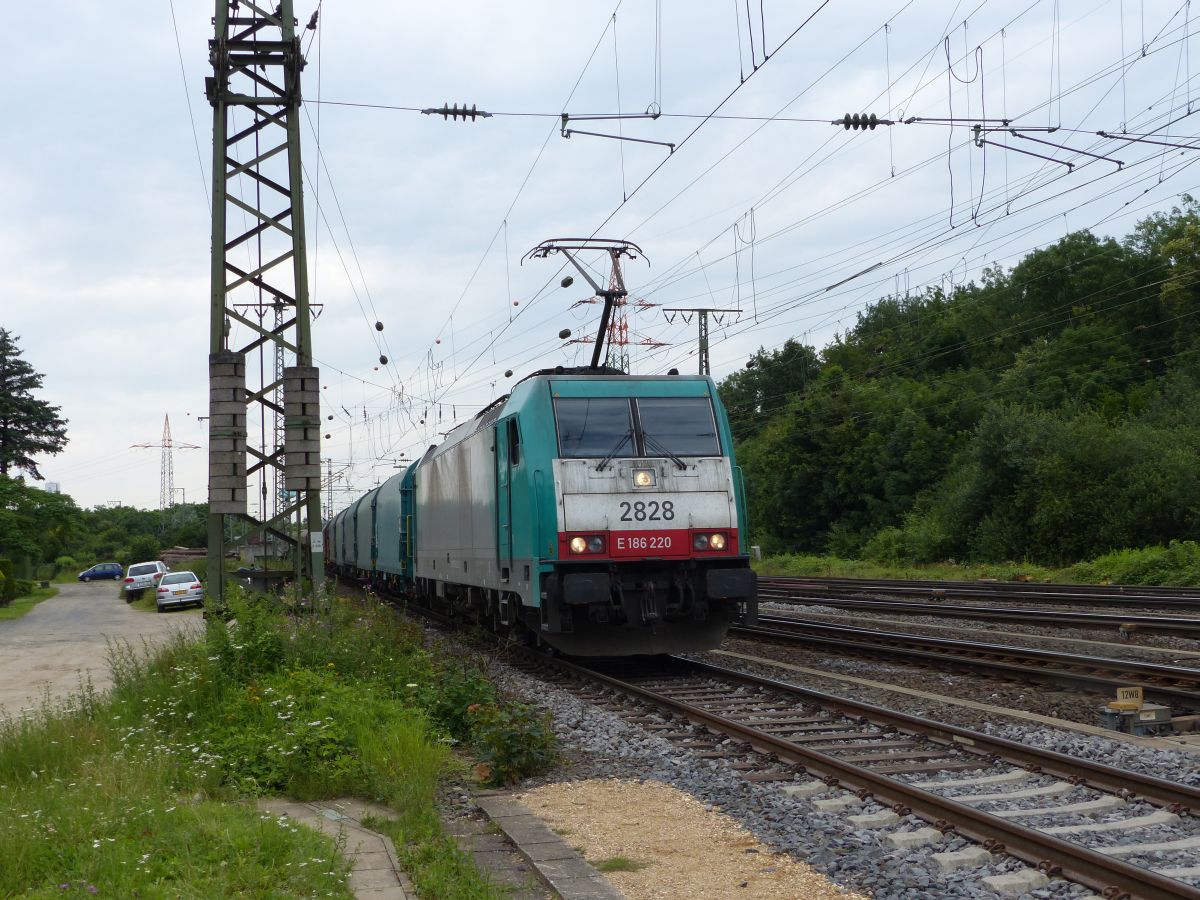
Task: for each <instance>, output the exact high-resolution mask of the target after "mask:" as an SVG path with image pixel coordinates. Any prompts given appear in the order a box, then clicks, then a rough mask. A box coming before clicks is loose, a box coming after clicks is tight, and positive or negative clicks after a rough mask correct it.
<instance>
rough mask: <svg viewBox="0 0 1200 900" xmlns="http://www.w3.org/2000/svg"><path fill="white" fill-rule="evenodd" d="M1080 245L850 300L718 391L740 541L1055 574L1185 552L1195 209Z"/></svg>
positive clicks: (1194, 340)
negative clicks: (821, 332) (1113, 556)
mask: <svg viewBox="0 0 1200 900" xmlns="http://www.w3.org/2000/svg"><path fill="white" fill-rule="evenodd" d="M1186 200H1187V202H1186V208H1185V209H1183V210H1174V211H1173V212H1172V213H1171V214H1170V215H1160V216H1155V217H1152V218H1151V219H1148V220H1146V221H1145V222H1143V223H1141V224H1140V225H1139V226H1138V228H1137V229H1136V231H1135V232H1134V234H1132V235H1130V236H1129V237H1128V238H1127V239H1126V240H1125V241H1124V242H1117V241H1114V240H1111V239H1102V238H1098V237H1095V236H1093V235H1091V234H1088V233H1087V232H1078V233H1075V234H1071V235H1068V236H1067V237H1065V238H1063V239H1062V240H1061V241H1059V242H1058V243H1057V244H1055V245H1052V246H1050V247H1047V248H1044V249H1042V250H1038V251H1035V252H1034V253H1031V254H1030V255H1029V256H1027V257H1026V258H1025V259H1024V260H1022V261H1021V262H1020V263H1019V264H1018V265H1017V266H1016V267H1015V268H1013V269H1012V270H1011V271H1009V272H1004V271H1001V270H999V269H989V270H987V271H985V273H984V275H983V278H982V280H981V282H980V283H978V284H976V283H970V284H966V285H962V286H959V287H957V288H955V289H954V290H953V291H952V292H950V293H944V292H942V291H941V290H939V289H930V290H928V291H926V292H925V293H924V294H921V295H918V296H911V297H908V296H906V297H888V298H884V299H882V300H880V301H878V302H877V303H875V304H873V305H872V306H870V307H869V308H868V309H867V310H866V311H864V312H863V313H862V314H861V315H860V316H859V319H858V322H857V323H856V325H855V326H854V327H853V328H851V329H850V330H849V331H848V332H847V333H846V334H844V335H841V336H839V337H838V338H837V339H836V340H835V341H834V342H833V343H832V344H831V345H829V346H828V347H826V348H825V349H824V350H823V351H821V353H820V354H817V353H816V352H814V351H812V350H811V349H810V348H805V347H802V346H801V345H799V344H797V343H795V342H793V341H789V342H788V343H786V344H785V345H784V346H783V347H782V348H780V349H778V350H775V351H771V352H767V351H760V352H759V353H758V354H756V355H755V357H754V359H753V366H752V367H751V368H749V369H747V370H744V371H741V372H738V373H736V374H734V375H733V376H731V377H730V378H728V379H726V380H725V382H723V383H722V385H721V394H722V396H723V398H724V399H725V401H726V404H727V406H728V407H729V412H730V418H731V422H732V424H733V427H734V430H735V434H736V436H737V438H738V447H737V451H738V455H739V462H740V463H741V465H742V466H743V468H744V470H745V481H746V485H747V493H748V499H749V504H750V521H751V526H752V529H753V540H754V542H755V543H757V544H760V545H761V546H762V547H763V549H764V551H766V552H768V553H782V552H794V551H803V552H813V553H818V554H823V553H831V554H835V555H838V556H842V557H852V556H864V557H866V558H869V559H873V560H877V561H880V562H887V563H905V564H908V563H924V562H929V561H934V560H944V559H950V558H954V559H960V560H981V561H997V560H1005V559H1016V560H1031V561H1034V562H1040V563H1045V564H1049V565H1063V564H1068V563H1071V562H1074V561H1077V560H1081V559H1088V558H1091V557H1094V556H1098V555H1101V554H1104V553H1107V552H1109V551H1112V550H1116V549H1119V548H1122V547H1136V546H1139V545H1143V544H1162V545H1167V544H1168V543H1169V542H1171V541H1174V540H1190V539H1197V538H1200V475H1198V474H1197V473H1198V472H1200V466H1198V465H1197V463H1198V462H1200V460H1198V459H1197V447H1200V403H1198V402H1197V401H1198V400H1200V316H1198V315H1197V314H1196V310H1197V309H1200V254H1197V253H1196V252H1195V251H1194V250H1193V249H1192V247H1193V244H1194V241H1195V240H1197V239H1200V217H1198V215H1197V208H1196V207H1195V206H1194V205H1193V204H1192V201H1191V200H1190V198H1186Z"/></svg>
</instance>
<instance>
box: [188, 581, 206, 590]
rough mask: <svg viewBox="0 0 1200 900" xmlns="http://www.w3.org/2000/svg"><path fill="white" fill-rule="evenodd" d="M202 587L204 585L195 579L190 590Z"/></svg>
mask: <svg viewBox="0 0 1200 900" xmlns="http://www.w3.org/2000/svg"><path fill="white" fill-rule="evenodd" d="M202 587H204V585H202V584H201V583H200V582H198V581H197V582H196V583H195V584H193V585H192V587H191V590H195V589H196V588H202Z"/></svg>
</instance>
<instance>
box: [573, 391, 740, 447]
mask: <svg viewBox="0 0 1200 900" xmlns="http://www.w3.org/2000/svg"><path fill="white" fill-rule="evenodd" d="M635 411H636V423H637V424H636V427H635V425H634V422H635V419H634V413H635ZM554 417H555V419H556V420H557V422H558V449H559V455H560V456H563V457H568V458H575V459H579V458H592V457H600V458H606V457H612V456H615V455H617V454H622V455H626V456H642V457H654V456H668V457H679V456H719V455H720V453H721V450H720V442H719V441H718V440H717V425H716V420H715V419H714V417H713V409H712V401H710V400H709V399H708V398H707V397H669V398H668V397H653V398H646V397H643V398H639V399H636V400H633V399H630V398H626V397H603V398H583V397H560V398H558V399H556V400H555V401H554Z"/></svg>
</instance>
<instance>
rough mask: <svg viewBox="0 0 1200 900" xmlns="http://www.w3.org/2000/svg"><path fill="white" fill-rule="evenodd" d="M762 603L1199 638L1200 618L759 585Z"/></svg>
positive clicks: (761, 583) (762, 583)
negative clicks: (887, 597)
mask: <svg viewBox="0 0 1200 900" xmlns="http://www.w3.org/2000/svg"><path fill="white" fill-rule="evenodd" d="M758 599H759V600H760V601H763V600H767V601H775V602H778V603H805V604H808V603H819V604H820V605H821V606H829V607H833V608H835V609H854V610H861V611H867V612H877V613H890V614H893V615H908V616H937V617H939V618H958V619H976V620H991V621H998V622H1019V623H1020V624H1022V625H1037V626H1051V625H1058V626H1062V627H1065V628H1115V629H1117V630H1118V632H1120V633H1121V634H1124V635H1129V634H1131V633H1133V632H1145V633H1156V634H1174V635H1178V636H1181V637H1200V618H1188V617H1183V616H1150V615H1139V614H1136V613H1098V612H1087V611H1083V610H1063V609H1045V608H1038V607H1026V606H1022V607H1011V606H1010V607H999V606H981V605H972V606H951V605H948V604H946V603H944V602H924V603H923V602H913V601H905V600H879V599H873V598H867V597H842V596H836V597H820V598H819V599H817V598H816V596H815V595H813V594H809V593H807V592H804V593H798V592H795V591H793V590H791V589H789V588H786V587H784V588H780V587H776V586H774V585H773V584H771V583H764V582H760V587H759V591H758Z"/></svg>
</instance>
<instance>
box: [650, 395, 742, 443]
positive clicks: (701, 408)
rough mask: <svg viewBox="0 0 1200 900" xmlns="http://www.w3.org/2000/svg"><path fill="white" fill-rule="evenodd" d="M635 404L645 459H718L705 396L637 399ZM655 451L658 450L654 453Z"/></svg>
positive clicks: (714, 423)
mask: <svg viewBox="0 0 1200 900" xmlns="http://www.w3.org/2000/svg"><path fill="white" fill-rule="evenodd" d="M636 402H637V408H638V419H639V421H640V423H641V437H642V440H643V442H644V443H645V451H646V452H645V454H644V455H645V456H661V455H662V454H663V453H666V452H669V453H673V454H675V455H676V456H719V455H720V453H721V451H720V449H719V447H718V444H717V423H716V422H715V421H714V420H713V411H712V402H711V401H710V400H709V399H708V398H707V397H671V398H670V399H667V398H654V399H649V398H646V399H640V400H638V401H636ZM656 448H661V449H660V451H659V452H658V453H655V452H654V450H655V449H656Z"/></svg>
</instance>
